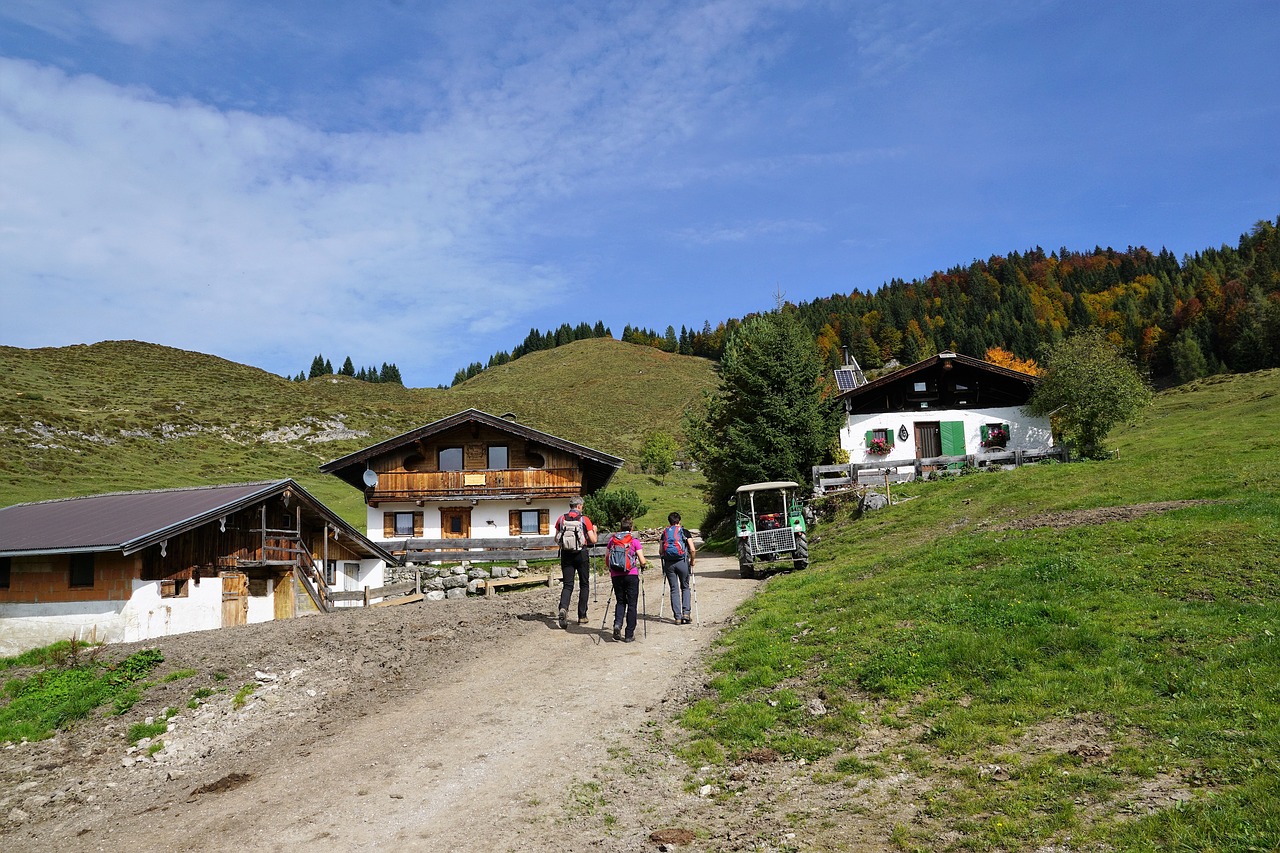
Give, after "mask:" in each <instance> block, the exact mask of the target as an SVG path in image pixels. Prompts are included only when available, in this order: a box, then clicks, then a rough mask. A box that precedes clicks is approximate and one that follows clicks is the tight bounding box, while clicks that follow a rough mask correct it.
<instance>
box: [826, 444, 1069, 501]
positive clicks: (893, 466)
mask: <svg viewBox="0 0 1280 853" xmlns="http://www.w3.org/2000/svg"><path fill="white" fill-rule="evenodd" d="M1049 460H1055V461H1058V462H1067V461H1069V457H1068V454H1067V448H1066V447H1065V446H1062V447H1050V448H1045V449H1043V450H1007V451H1005V450H997V451H991V450H985V451H983V452H982V453H980V454H972V453H971V454H968V455H963V456H934V457H932V458H929V459H880V460H876V461H875V462H850V463H849V464H847V465H815V466H814V467H813V491H814V494H818V495H822V494H826V493H827V491H828V490H830V489H847V488H852V487H854V486H859V485H872V484H875V483H883V482H890V483H902V482H906V481H908V480H922V479H925V478H927V477H937V476H940V475H945V474H951V473H955V471H956V470H958V469H960V468H963V467H969V468H982V467H989V466H993V465H994V466H1000V467H1005V466H1013V467H1020V466H1022V465H1032V464H1035V463H1037V462H1045V461H1049Z"/></svg>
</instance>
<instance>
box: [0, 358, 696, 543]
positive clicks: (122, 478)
mask: <svg viewBox="0 0 1280 853" xmlns="http://www.w3.org/2000/svg"><path fill="white" fill-rule="evenodd" d="M0 372H2V373H3V375H4V376H5V377H6V380H7V381H6V388H5V393H4V394H3V397H2V398H0V505H5V506H7V505H9V504H13V503H18V502H22V501H33V500H45V499H48V498H55V497H66V496H71V495H82V494H93V493H97V492H106V491H120V490H129V489H148V488H165V487H172V486H189V485H201V484H206V483H223V482H235V481H240V480H255V479H270V478H276V477H293V478H295V479H296V480H298V481H299V482H300V483H302V484H303V485H304V486H305V487H306V488H307V489H309V490H311V491H312V492H313V493H314V494H316V495H317V497H319V498H320V499H321V500H323V501H325V502H326V503H328V504H329V505H330V506H332V507H333V508H334V509H335V510H337V511H338V512H339V513H341V514H342V515H343V516H344V517H345V518H347V519H348V520H350V521H352V522H353V523H355V524H357V525H359V526H363V524H364V511H363V503H362V500H361V496H360V494H359V492H357V491H356V490H354V489H352V488H351V487H350V486H347V485H346V484H345V483H342V482H340V481H338V480H337V479H336V478H333V477H326V476H323V475H320V474H319V473H317V471H316V468H317V466H319V465H320V464H321V463H323V462H326V461H328V460H330V459H335V458H337V457H339V456H342V455H344V454H346V453H350V452H352V451H354V450H358V449H360V448H361V447H366V446H368V445H370V444H373V443H375V442H377V441H381V440H383V439H385V438H388V437H390V436H393V435H397V434H399V433H401V432H404V431H406V430H409V429H413V428H414V427H417V426H421V425H422V424H425V423H429V422H431V421H433V420H436V419H438V418H441V417H444V416H446V415H450V414H452V413H454V412H457V411H460V410H462V409H466V408H469V407H474V408H477V409H481V410H483V411H487V412H491V413H493V414H503V413H505V412H514V413H515V414H516V416H517V418H518V419H519V420H520V422H521V423H524V424H526V425H528V426H531V427H534V428H535V429H540V430H544V431H546V432H549V433H552V434H553V435H557V436H560V437H562V438H566V439H569V440H570V441H575V442H578V443H580V444H584V445H587V446H588V447H593V448H596V449H598V450H602V451H605V452H607V453H612V454H615V455H617V456H621V457H623V458H624V459H635V457H636V456H637V454H638V451H639V448H640V443H641V440H642V438H643V435H644V433H645V432H646V431H648V430H650V429H662V430H665V431H667V432H669V433H671V434H673V435H677V436H679V435H680V417H681V414H682V413H683V411H684V410H685V409H686V408H688V406H689V405H691V404H692V403H694V402H695V401H697V400H698V399H699V398H700V395H701V393H702V391H703V390H704V389H707V388H709V387H711V386H712V385H713V384H714V382H715V378H714V373H713V370H712V365H711V363H710V362H708V361H706V360H705V359H698V358H691V357H688V356H677V355H671V354H669V353H664V352H660V351H658V350H655V349H652V348H649V347H642V346H636V345H633V344H625V343H622V342H620V341H616V340H613V339H610V338H598V339H592V340H585V341H578V342H576V343H573V344H570V345H567V346H563V347H559V348H557V349H554V350H549V351H545V352H537V353H532V354H530V355H528V356H525V357H524V358H521V359H517V360H516V361H513V362H511V363H509V364H505V365H502V366H500V367H495V368H492V369H490V370H486V371H485V372H484V373H482V374H481V375H479V376H476V377H474V378H473V379H471V380H469V381H468V382H465V383H462V384H461V385H458V386H456V387H454V388H450V389H447V390H446V389H435V388H425V389H408V388H403V387H401V386H399V385H388V384H380V383H379V384H371V383H366V382H360V381H357V380H354V379H349V378H347V377H342V376H325V377H318V378H316V379H312V380H310V381H308V382H290V381H288V380H286V379H283V378H281V377H279V376H275V375H274V374H271V373H267V372H266V371H263V370H259V369H257V368H253V367H247V366H245V365H242V364H236V363H233V362H229V361H226V360H224V359H220V358H216V357H214V356H209V355H204V354H201V353H195V352H187V351H184V350H177V349H172V348H169V347H162V346H158V345H155V344H148V343H140V342H137V341H110V342H104V343H100V344H94V345H91V346H84V345H81V346H71V347H60V348H50V349H34V350H26V349H17V348H13V347H0ZM633 468H634V465H629V466H628V469H633ZM616 485H628V486H630V487H632V488H637V487H641V486H642V487H643V488H644V489H645V492H646V497H650V498H652V497H654V496H656V497H657V498H658V500H660V501H661V502H662V504H663V506H664V507H665V506H666V505H667V504H668V503H671V501H673V500H674V501H676V502H677V503H679V504H680V505H681V506H684V505H686V503H687V497H686V496H685V495H687V494H689V493H696V478H693V477H690V476H688V475H685V476H683V477H681V476H677V477H675V478H672V479H670V480H669V482H668V485H667V486H666V487H660V486H658V485H657V484H655V483H652V482H651V481H650V480H649V478H647V477H644V476H643V475H639V474H638V473H637V472H635V471H634V470H628V471H627V472H626V473H625V474H624V475H623V476H622V477H620V478H619V480H618V481H617V483H616V484H615V487H616Z"/></svg>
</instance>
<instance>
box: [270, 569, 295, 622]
mask: <svg viewBox="0 0 1280 853" xmlns="http://www.w3.org/2000/svg"><path fill="white" fill-rule="evenodd" d="M297 586H298V584H297V582H296V581H295V580H294V579H293V572H290V573H289V574H287V575H281V576H280V577H278V578H276V586H275V590H274V591H273V592H272V597H273V599H274V601H273V603H274V605H275V612H274V613H273V614H272V615H273V616H274V617H275V618H276V619H292V618H293V617H294V616H295V615H296V613H295V608H296V602H295V601H294V595H295V594H296V592H297Z"/></svg>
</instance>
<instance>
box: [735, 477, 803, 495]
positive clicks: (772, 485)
mask: <svg viewBox="0 0 1280 853" xmlns="http://www.w3.org/2000/svg"><path fill="white" fill-rule="evenodd" d="M798 488H800V484H799V483H793V482H791V481H790V480H774V481H772V482H768V483H748V484H747V485H745V486H738V489H737V492H736V493H737V494H742V493H743V492H763V491H764V490H765V489H798Z"/></svg>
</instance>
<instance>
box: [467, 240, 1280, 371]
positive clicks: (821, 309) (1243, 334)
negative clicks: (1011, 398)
mask: <svg viewBox="0 0 1280 853" xmlns="http://www.w3.org/2000/svg"><path fill="white" fill-rule="evenodd" d="M795 310H796V312H797V313H798V315H799V317H800V319H801V321H802V322H803V323H804V325H805V326H806V328H808V329H809V331H810V332H811V333H812V334H813V336H814V338H815V339H816V341H817V343H818V349H819V353H820V355H821V357H822V359H823V360H824V362H825V363H826V365H827V366H828V367H830V368H835V367H838V366H839V365H840V364H841V361H842V359H843V352H844V349H846V348H847V350H848V352H849V353H850V354H851V355H852V356H854V357H855V358H857V360H858V363H859V365H860V366H861V367H863V368H864V369H868V370H870V369H875V368H879V367H882V366H884V365H885V364H886V363H887V362H889V361H891V360H895V359H896V360H897V361H898V362H900V363H902V364H911V363H913V362H915V361H919V360H920V359H922V358H927V357H928V356H930V355H933V354H935V353H937V352H940V351H942V350H948V349H949V350H953V351H955V352H959V353H963V354H965V355H970V356H974V357H976V358H982V357H984V356H985V355H986V354H987V352H988V350H990V349H992V348H1000V349H1003V350H1005V351H1006V352H1007V353H1011V354H1012V355H1013V356H1015V357H1016V358H1017V359H1019V360H1032V361H1034V360H1035V359H1037V358H1038V357H1040V356H1041V355H1042V353H1043V351H1044V350H1045V349H1046V348H1047V347H1050V346H1052V345H1053V344H1056V343H1057V342H1059V341H1061V340H1062V339H1063V338H1064V337H1066V336H1067V335H1069V334H1070V333H1071V332H1073V331H1075V330H1078V329H1083V328H1088V327H1098V328H1101V329H1102V330H1103V331H1104V332H1105V334H1106V335H1107V336H1108V337H1109V338H1110V339H1111V341H1112V342H1113V343H1114V344H1116V345H1117V346H1118V347H1120V349H1121V350H1122V351H1124V352H1126V353H1127V354H1128V355H1130V356H1131V357H1132V358H1133V359H1134V361H1135V362H1136V363H1137V364H1138V365H1139V367H1140V368H1141V369H1143V370H1144V371H1145V372H1146V373H1147V374H1149V375H1150V376H1152V377H1153V378H1155V379H1157V380H1161V381H1162V384H1167V383H1168V382H1179V383H1181V382H1189V381H1191V380H1193V379H1198V378H1200V377H1202V376H1208V375H1212V374H1216V373H1223V372H1230V373H1243V372H1248V371H1252V370H1259V369H1262V368H1266V367H1277V366H1280V217H1277V219H1276V221H1275V222H1269V221H1266V220H1263V221H1260V222H1258V223H1257V224H1256V225H1254V227H1253V228H1252V229H1251V230H1250V232H1249V233H1247V234H1245V235H1243V236H1241V237H1240V239H1239V241H1238V243H1237V245H1236V246H1234V247H1232V246H1227V245H1223V246H1222V247H1221V248H1218V249H1206V250H1204V251H1201V252H1197V253H1196V254H1194V255H1188V256H1185V257H1183V258H1182V259H1179V258H1177V257H1176V256H1175V255H1173V254H1172V253H1171V252H1169V251H1168V250H1165V249H1161V250H1160V252H1158V253H1156V252H1152V251H1151V250H1149V249H1146V248H1143V247H1133V246H1130V247H1128V248H1127V249H1125V250H1123V251H1120V250H1116V249H1112V248H1106V249H1103V248H1100V247H1095V248H1094V249H1093V250H1091V251H1083V252H1082V251H1072V250H1070V249H1067V248H1061V249H1059V250H1057V251H1054V252H1045V250H1044V249H1042V248H1041V247H1039V246H1037V247H1035V248H1034V249H1030V250H1028V251H1026V252H1011V253H1009V254H1007V255H1004V256H993V257H991V258H989V259H987V260H985V261H982V260H974V261H973V262H972V263H970V264H968V265H966V266H956V267H952V268H951V269H948V270H946V271H945V272H934V273H932V274H931V275H929V276H928V277H927V278H925V279H916V280H913V281H909V282H908V281H903V280H901V279H895V280H893V281H891V282H889V283H887V284H884V285H883V286H881V287H880V288H879V289H878V290H876V291H874V292H868V293H863V292H861V291H853V292H851V293H849V294H848V295H844V294H835V295H832V296H829V297H824V298H819V299H815V300H813V301H812V302H802V303H800V304H799V305H797V306H795ZM746 319H747V317H743V318H739V319H730V320H727V321H724V322H721V323H720V324H719V325H717V326H716V327H714V328H713V327H712V326H711V324H710V322H707V323H705V324H704V325H703V327H702V329H700V330H694V329H689V328H685V327H682V328H681V329H680V330H679V331H678V332H677V331H676V330H675V328H674V327H672V326H668V327H667V329H666V331H665V333H662V334H660V333H658V332H655V331H652V330H648V329H639V328H633V327H631V326H627V327H626V328H625V329H624V330H623V332H622V340H624V341H627V342H629V343H636V344H644V345H647V346H653V347H656V348H658V349H661V350H664V351H667V352H678V353H680V354H683V355H695V356H702V357H704V358H709V359H712V360H715V361H719V360H720V358H721V356H722V355H723V353H724V343H725V337H726V335H727V334H728V333H729V332H731V331H732V330H733V329H735V328H736V327H737V326H739V325H741V323H742V322H743V321H744V320H746ZM601 334H609V331H608V330H607V329H605V328H604V327H603V325H602V324H600V323H597V324H596V326H595V327H594V328H593V327H589V326H586V325H585V324H583V325H582V326H581V327H580V328H578V329H574V328H571V327H569V326H567V325H566V326H564V327H562V328H561V329H559V330H557V331H556V332H546V333H540V332H538V331H537V330H536V329H535V330H531V331H530V333H529V336H528V337H527V338H526V339H525V341H524V342H523V343H522V344H520V346H519V347H517V348H516V349H514V350H513V351H512V352H511V353H510V354H508V353H505V352H503V353H498V354H496V355H495V356H494V357H493V358H491V359H490V362H489V364H488V365H485V366H482V365H481V364H480V363H478V362H477V363H475V364H472V365H471V366H470V367H469V368H467V369H465V370H461V371H459V372H458V375H457V376H456V377H455V378H454V384H455V385H456V384H458V383H460V382H462V381H465V380H466V379H469V378H471V377H472V376H474V375H476V374H477V373H480V372H482V371H483V370H484V369H485V368H486V367H492V366H494V365H496V364H502V363H506V362H507V361H510V360H512V359H515V358H519V357H520V356H521V355H523V354H525V353H526V352H532V351H536V350H541V349H551V348H554V347H557V346H561V345H562V344H565V343H570V342H572V341H573V340H577V339H579V338H582V337H592V336H599V335H601Z"/></svg>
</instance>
